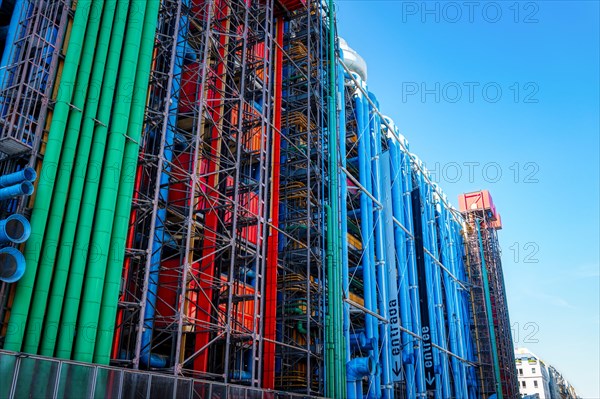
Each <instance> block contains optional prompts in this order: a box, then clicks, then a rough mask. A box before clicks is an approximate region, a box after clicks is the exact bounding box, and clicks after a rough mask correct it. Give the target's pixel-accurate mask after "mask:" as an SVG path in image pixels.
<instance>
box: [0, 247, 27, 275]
mask: <svg viewBox="0 0 600 399" xmlns="http://www.w3.org/2000/svg"><path fill="white" fill-rule="evenodd" d="M24 273H25V257H24V256H23V254H22V253H21V252H19V250H18V249H16V248H13V247H5V248H0V281H4V282H5V283H14V282H16V281H18V280H19V279H20V278H21V277H23V274H24Z"/></svg>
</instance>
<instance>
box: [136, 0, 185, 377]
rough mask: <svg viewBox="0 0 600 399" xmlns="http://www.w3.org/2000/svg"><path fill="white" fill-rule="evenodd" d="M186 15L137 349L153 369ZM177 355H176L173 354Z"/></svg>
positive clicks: (157, 358) (159, 363)
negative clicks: (152, 346)
mask: <svg viewBox="0 0 600 399" xmlns="http://www.w3.org/2000/svg"><path fill="white" fill-rule="evenodd" d="M188 5H189V0H184V2H183V4H182V7H187V6H188ZM187 31H188V18H187V16H185V14H182V17H181V18H180V19H179V33H178V37H177V49H176V52H177V54H176V57H177V58H176V60H175V64H174V66H173V79H172V85H171V99H172V102H171V104H170V107H171V109H170V110H169V125H168V126H169V128H167V130H166V132H165V139H164V140H165V143H164V151H163V157H164V160H165V161H164V162H163V171H162V173H161V175H160V183H159V184H160V191H159V207H160V208H159V209H158V211H157V214H156V221H155V228H154V241H153V244H152V257H151V260H150V275H149V278H148V292H147V295H146V307H145V309H144V331H143V332H142V342H141V351H140V363H142V364H143V365H144V366H151V367H155V368H164V367H166V366H167V363H168V357H167V356H163V355H158V354H150V352H151V341H152V330H153V328H154V316H155V308H156V296H157V293H158V280H159V272H160V265H161V256H162V249H163V247H164V245H165V244H167V243H168V242H169V240H170V237H167V236H168V235H167V234H166V233H165V230H164V220H166V217H167V210H166V208H165V207H164V206H161V205H163V204H166V203H167V201H168V197H169V174H170V173H169V172H170V169H171V166H170V165H171V161H172V159H173V152H172V150H171V148H172V146H173V141H174V139H175V132H174V130H173V129H171V127H172V126H176V125H177V110H178V108H179V95H180V93H179V92H180V90H181V81H180V79H181V77H180V76H181V72H182V68H181V65H182V64H183V62H184V61H185V59H186V55H187V54H188V49H187V46H186V45H185V44H184V40H185V38H186V37H187ZM176 356H177V355H176Z"/></svg>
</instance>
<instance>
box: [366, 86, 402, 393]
mask: <svg viewBox="0 0 600 399" xmlns="http://www.w3.org/2000/svg"><path fill="white" fill-rule="evenodd" d="M369 98H370V99H371V102H372V103H373V104H375V105H374V107H373V118H372V119H371V123H370V133H371V134H370V141H369V144H370V146H371V154H372V157H371V169H372V171H373V172H372V174H371V178H372V187H373V191H372V192H373V197H374V198H375V199H376V200H377V201H378V202H379V203H380V204H381V203H382V202H383V194H382V192H383V188H382V185H381V160H380V158H381V121H380V117H379V112H378V107H379V103H378V101H377V99H376V98H375V95H373V94H372V93H369ZM374 215H375V216H374V223H373V227H374V238H375V245H374V247H375V257H376V263H375V275H376V277H377V286H378V290H377V291H376V292H375V294H376V297H377V305H378V308H379V314H380V315H381V316H383V317H384V318H386V319H388V320H389V319H390V313H389V298H388V287H387V281H388V280H387V270H386V268H387V267H388V266H387V259H386V258H387V257H386V251H385V240H386V236H385V227H384V218H383V212H382V208H381V206H379V205H378V206H377V207H376V208H375V212H374ZM394 284H396V282H395V281H394ZM379 334H380V338H381V352H380V359H381V365H382V368H381V383H382V386H381V394H382V396H383V398H384V399H393V398H394V389H393V381H392V370H391V363H392V360H391V351H392V350H391V347H390V330H389V323H380V324H379ZM377 394H378V397H379V392H377Z"/></svg>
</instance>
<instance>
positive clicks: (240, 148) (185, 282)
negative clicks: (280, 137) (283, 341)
mask: <svg viewBox="0 0 600 399" xmlns="http://www.w3.org/2000/svg"><path fill="white" fill-rule="evenodd" d="M162 8H163V9H162V11H161V13H160V14H161V24H160V26H161V27H162V28H161V30H160V33H159V36H158V38H157V49H156V52H155V58H156V61H155V64H154V65H155V67H154V71H153V78H152V93H151V105H150V107H149V111H148V121H147V124H146V131H145V146H146V149H145V151H144V155H142V159H141V160H140V163H139V165H140V166H139V167H138V171H137V179H138V181H139V184H137V190H136V194H135V203H134V211H133V215H132V229H131V231H130V244H131V246H130V248H129V250H128V259H127V262H129V265H130V267H129V268H128V270H127V275H126V276H125V277H126V281H127V283H126V284H125V292H124V293H123V296H122V302H121V308H122V322H121V323H120V326H119V330H120V334H119V342H118V343H117V344H116V346H117V347H119V348H120V349H125V350H126V351H127V352H128V356H126V357H127V359H125V360H126V361H130V362H131V364H132V366H133V367H141V366H144V367H152V364H145V365H140V359H141V360H142V363H143V361H144V357H147V358H152V356H159V357H161V358H166V359H167V360H166V361H165V362H164V363H165V364H164V365H162V367H160V368H169V369H172V371H173V373H175V374H183V375H189V376H196V377H203V378H209V379H214V380H218V381H223V382H234V383H239V384H244V385H250V386H255V387H259V386H261V368H260V365H261V363H262V345H263V342H262V339H263V338H262V337H263V334H262V329H263V320H262V315H263V309H262V301H261V298H262V296H263V292H264V289H265V288H264V278H263V276H264V273H265V266H266V249H267V246H266V238H267V233H268V225H269V216H268V215H269V209H270V207H271V203H270V193H269V179H270V173H271V170H270V157H271V150H272V148H271V137H272V130H273V126H272V123H273V122H272V121H273V118H272V95H273V94H272V87H273V79H272V78H271V76H272V73H273V69H272V53H273V46H274V44H273V4H272V2H271V1H267V2H252V3H251V4H250V3H249V2H246V1H239V0H231V1H225V0H216V1H164V2H163V3H162ZM182 21H185V22H182ZM183 24H185V26H183ZM181 49H183V50H181ZM182 53H183V54H182ZM175 87H176V88H178V90H173V88H175ZM152 99H155V101H153V100H152ZM157 241H158V243H159V244H160V245H156V244H157ZM157 251H159V253H157ZM126 269H127V268H126ZM150 296H154V298H150V299H149V297H150ZM147 307H153V308H154V309H153V312H154V317H153V320H152V324H149V322H150V319H149V318H148V313H147ZM144 315H145V316H144ZM148 329H151V330H152V331H151V339H150V340H149V341H148V342H146V341H145V340H144V333H143V332H144V331H145V330H148ZM118 353H120V351H117V350H115V352H114V355H117V354H118ZM115 360H117V361H119V359H115ZM146 363H148V361H146ZM150 363H151V362H150Z"/></svg>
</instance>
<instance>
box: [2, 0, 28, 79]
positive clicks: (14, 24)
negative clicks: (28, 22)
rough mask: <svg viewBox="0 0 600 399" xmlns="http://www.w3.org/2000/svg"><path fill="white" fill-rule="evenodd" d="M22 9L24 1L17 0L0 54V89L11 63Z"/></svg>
mask: <svg viewBox="0 0 600 399" xmlns="http://www.w3.org/2000/svg"><path fill="white" fill-rule="evenodd" d="M24 8H25V0H17V2H16V3H15V6H14V9H13V14H12V16H11V18H10V25H9V28H8V32H7V34H6V40H5V42H4V52H3V53H2V59H1V60H0V88H4V79H5V75H6V69H7V67H8V64H9V63H10V61H11V60H10V58H9V57H10V56H11V53H12V52H13V51H12V49H13V48H14V46H15V39H16V38H17V34H18V31H19V23H20V22H21V21H20V20H21V15H22V14H23V9H24Z"/></svg>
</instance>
